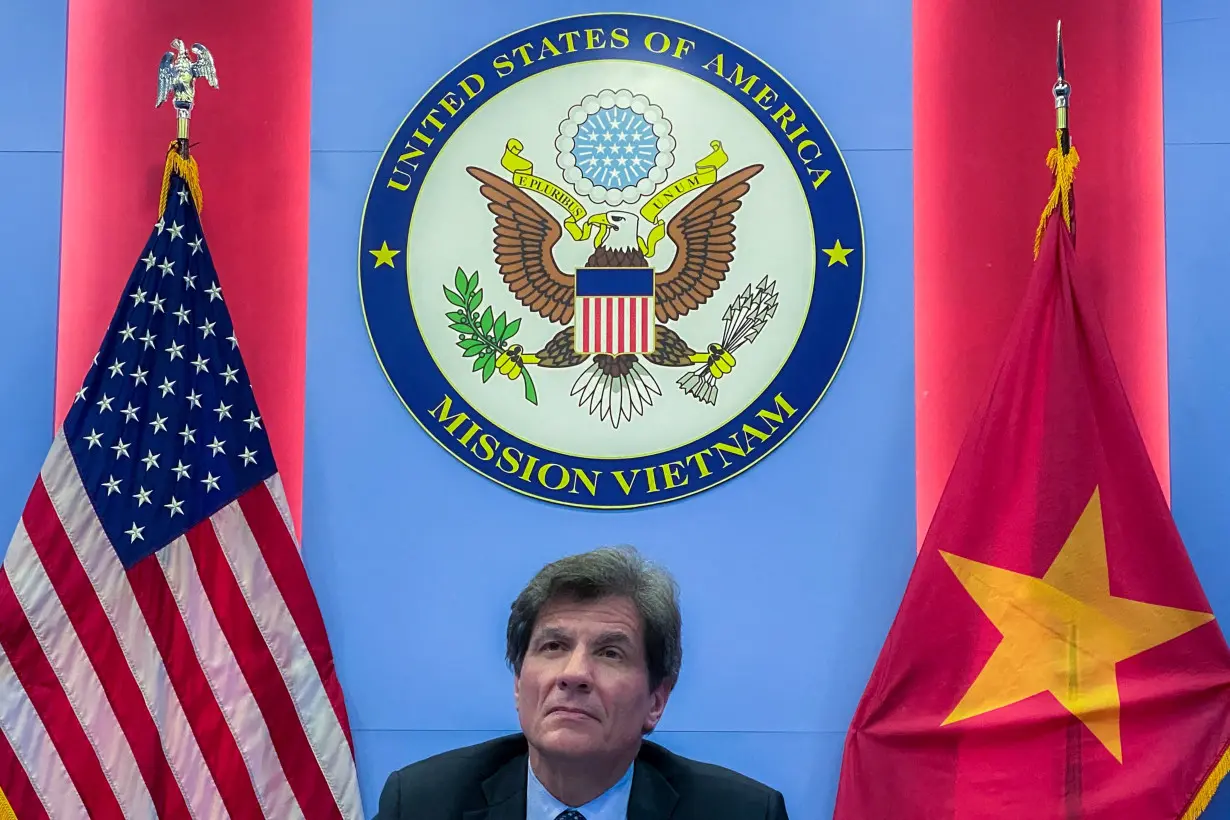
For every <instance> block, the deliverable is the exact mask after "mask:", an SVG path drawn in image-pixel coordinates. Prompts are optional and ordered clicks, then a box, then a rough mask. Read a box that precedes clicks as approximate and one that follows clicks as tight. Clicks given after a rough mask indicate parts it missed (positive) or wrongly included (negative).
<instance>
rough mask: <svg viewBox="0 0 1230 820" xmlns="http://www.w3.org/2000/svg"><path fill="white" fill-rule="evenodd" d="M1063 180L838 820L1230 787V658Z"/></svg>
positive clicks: (1051, 811)
mask: <svg viewBox="0 0 1230 820" xmlns="http://www.w3.org/2000/svg"><path fill="white" fill-rule="evenodd" d="M1050 160H1051V163H1052V167H1053V168H1056V169H1057V178H1058V179H1060V180H1061V182H1062V184H1060V182H1057V184H1056V192H1057V194H1058V196H1052V199H1051V202H1050V203H1049V205H1048V209H1047V210H1048V211H1049V212H1050V213H1049V216H1045V217H1044V223H1043V224H1044V228H1045V229H1044V232H1043V234H1042V236H1041V244H1040V249H1039V253H1038V255H1037V259H1036V261H1035V263H1034V268H1033V272H1032V275H1031V280H1030V283H1029V287H1028V290H1027V293H1026V296H1025V298H1024V302H1023V304H1022V307H1021V310H1020V311H1019V313H1018V316H1017V319H1016V321H1015V324H1014V326H1013V327H1012V329H1011V331H1010V333H1009V335H1008V339H1007V343H1006V345H1005V349H1004V352H1003V354H1002V356H1001V359H1000V361H999V363H998V365H997V368H996V370H995V373H994V376H993V378H992V381H991V385H990V389H989V392H988V395H987V396H986V398H985V399H984V401H983V404H982V406H981V407H980V408H979V410H978V412H977V413H976V414H975V416H974V418H973V421H972V424H971V426H970V429H969V431H968V433H967V436H966V439H965V441H964V442H963V444H962V447H961V450H960V452H959V454H958V456H957V459H956V462H955V465H954V467H953V470H952V474H951V476H950V478H949V481H948V484H947V486H946V488H945V490H944V493H943V495H942V497H941V499H940V502H939V505H938V508H937V510H936V513H935V517H934V520H933V522H932V524H931V527H930V529H929V531H928V533H927V536H926V538H925V540H924V543H923V546H922V550H921V551H920V553H919V556H918V559H917V564H916V566H915V568H914V571H913V574H912V576H911V578H910V581H909V584H908V585H907V588H906V591H905V595H904V597H903V600H902V603H901V606H900V609H899V611H898V613H897V617H896V620H895V621H894V623H893V626H892V628H891V630H890V632H889V635H888V637H887V640H886V641H885V644H884V647H883V649H882V650H881V654H880V657H879V659H878V661H877V663H876V666H875V669H874V671H873V673H872V676H871V679H870V681H869V682H868V685H867V688H866V691H865V692H864V694H863V697H862V700H861V702H860V703H859V706H858V709H857V711H856V712H855V715H854V718H853V721H852V723H851V726H850V730H849V733H848V735H847V738H846V746H845V753H844V758H843V761H842V770H841V779H840V784H839V787H838V795H837V805H836V811H835V815H834V816H835V818H837V820H912V819H913V818H925V820H948V819H949V818H952V819H953V820H974V818H995V820H1014V818H1028V820H1050V818H1057V819H1060V820H1070V819H1071V818H1082V820H1084V819H1086V818H1087V819H1088V820H1093V819H1094V818H1107V820H1111V819H1112V818H1113V820H1152V818H1157V820H1177V818H1189V817H1196V816H1198V815H1199V813H1200V811H1202V810H1203V808H1204V807H1205V806H1206V805H1207V803H1208V801H1209V799H1210V798H1211V797H1212V794H1213V791H1214V790H1215V789H1216V788H1217V785H1218V783H1219V782H1220V781H1221V778H1222V777H1223V776H1224V775H1225V773H1226V770H1227V767H1228V766H1230V757H1228V756H1227V746H1228V743H1230V650H1228V649H1227V645H1226V641H1225V639H1224V637H1223V635H1222V632H1221V629H1220V627H1219V625H1218V623H1217V621H1216V620H1214V617H1213V615H1212V613H1211V611H1210V607H1209V603H1208V600H1207V599H1206V597H1205V595H1204V592H1203V590H1202V589H1201V586H1200V582H1199V580H1198V579H1197V578H1196V573H1195V571H1194V570H1193V568H1192V564H1191V561H1190V559H1189V558H1188V555H1187V551H1186V549H1185V548H1184V546H1183V542H1182V540H1181V539H1180V537H1179V533H1178V531H1177V529H1176V527H1175V523H1174V519H1173V518H1172V517H1171V514H1170V510H1169V507H1168V506H1167V503H1166V501H1165V498H1164V496H1163V494H1162V490H1161V487H1160V485H1159V483H1158V481H1157V478H1156V475H1155V474H1154V472H1153V468H1152V465H1151V463H1150V461H1149V457H1148V455H1147V453H1146V450H1145V446H1144V442H1143V440H1142V438H1141V436H1140V433H1139V431H1138V429H1137V426H1136V422H1135V420H1134V418H1133V416H1132V412H1131V408H1130V406H1129V403H1128V399H1127V395H1126V393H1125V392H1124V390H1123V388H1122V386H1121V384H1120V380H1119V376H1118V374H1117V372H1116V370H1115V365H1114V362H1113V361H1112V358H1111V354H1110V349H1109V346H1108V344H1107V340H1106V337H1105V335H1104V333H1103V330H1102V328H1101V326H1100V324H1099V321H1098V318H1097V316H1096V315H1095V312H1094V310H1093V302H1092V300H1091V299H1090V298H1089V296H1088V294H1086V293H1084V292H1083V286H1082V280H1081V271H1080V264H1079V257H1078V255H1077V252H1076V250H1075V246H1074V243H1073V237H1072V234H1071V230H1070V215H1069V207H1070V200H1069V199H1068V197H1069V196H1070V190H1071V178H1072V172H1073V170H1074V168H1075V163H1076V157H1075V152H1072V156H1071V157H1068V156H1067V155H1065V154H1063V153H1062V152H1060V151H1059V149H1055V150H1053V151H1052V154H1051V157H1050ZM1065 174H1066V179H1064V175H1065ZM1057 200H1058V204H1059V207H1056V203H1057Z"/></svg>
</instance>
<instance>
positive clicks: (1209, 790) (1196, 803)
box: [1182, 748, 1230, 820]
mask: <svg viewBox="0 0 1230 820" xmlns="http://www.w3.org/2000/svg"><path fill="white" fill-rule="evenodd" d="M1227 773H1230V748H1228V749H1226V751H1225V752H1223V753H1222V756H1221V760H1219V761H1217V765H1216V766H1214V767H1213V771H1211V772H1209V776H1208V777H1206V778H1205V780H1204V785H1203V786H1201V787H1200V791H1198V792H1196V796H1195V797H1193V798H1192V802H1191V803H1190V804H1188V806H1187V811H1185V812H1183V817H1182V820H1196V818H1197V817H1199V816H1200V815H1202V814H1204V810H1205V809H1207V808H1208V807H1209V803H1210V802H1211V801H1212V800H1213V795H1214V794H1216V793H1217V787H1218V786H1220V785H1221V781H1222V779H1223V778H1225V776H1226V774H1227Z"/></svg>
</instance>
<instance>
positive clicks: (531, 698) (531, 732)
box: [513, 597, 670, 759]
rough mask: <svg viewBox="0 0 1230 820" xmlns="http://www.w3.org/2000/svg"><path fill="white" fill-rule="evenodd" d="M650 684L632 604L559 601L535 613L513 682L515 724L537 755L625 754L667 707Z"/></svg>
mask: <svg viewBox="0 0 1230 820" xmlns="http://www.w3.org/2000/svg"><path fill="white" fill-rule="evenodd" d="M669 689H670V683H669V682H668V681H663V683H662V684H661V685H660V686H659V687H658V688H657V689H656V690H654V691H650V689H649V670H648V666H647V664H646V659H645V638H644V634H643V631H642V628H641V619H640V615H639V613H638V612H637V611H636V606H635V605H634V604H633V603H632V601H630V600H628V599H627V598H622V597H608V598H601V599H598V600H594V601H585V602H579V601H573V600H567V599H564V600H558V601H552V602H549V603H548V604H547V605H546V606H545V607H543V609H542V611H541V612H540V613H539V616H538V621H537V623H536V624H535V625H534V632H533V634H532V635H531V636H530V645H529V649H528V651H527V652H526V655H525V660H524V662H523V663H522V665H521V674H520V675H519V676H518V677H517V679H516V682H515V685H514V690H513V691H514V694H515V696H516V702H517V713H518V714H519V715H520V718H521V729H522V731H523V732H524V733H525V736H526V739H527V740H528V741H529V743H530V745H531V746H532V747H533V748H535V749H536V750H537V751H538V752H539V753H540V754H542V755H546V756H561V757H590V758H595V759H598V758H618V757H622V756H625V755H626V756H628V757H629V758H631V757H632V756H634V755H635V754H636V751H637V749H638V748H639V747H640V742H641V734H642V732H643V731H645V730H648V729H652V728H654V727H655V726H656V725H657V723H658V721H659V720H660V719H661V717H662V711H663V710H664V709H665V708H666V701H667V698H668V697H669V696H670V691H669Z"/></svg>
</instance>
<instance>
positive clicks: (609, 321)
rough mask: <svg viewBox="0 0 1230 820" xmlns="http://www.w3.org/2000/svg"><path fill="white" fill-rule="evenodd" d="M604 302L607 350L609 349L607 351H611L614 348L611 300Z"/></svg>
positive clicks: (604, 300)
mask: <svg viewBox="0 0 1230 820" xmlns="http://www.w3.org/2000/svg"><path fill="white" fill-rule="evenodd" d="M602 301H603V302H604V303H605V305H606V349H607V350H611V346H612V341H611V324H612V319H611V300H610V299H603V300H602Z"/></svg>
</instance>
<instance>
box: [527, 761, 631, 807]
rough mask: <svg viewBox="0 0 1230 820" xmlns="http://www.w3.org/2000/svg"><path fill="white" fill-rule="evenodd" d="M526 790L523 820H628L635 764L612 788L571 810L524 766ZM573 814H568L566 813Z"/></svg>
mask: <svg viewBox="0 0 1230 820" xmlns="http://www.w3.org/2000/svg"><path fill="white" fill-rule="evenodd" d="M526 768H527V769H528V770H529V774H528V775H527V776H526V790H525V820H561V818H562V820H572V818H573V817H575V816H576V815H578V814H579V815H580V816H581V817H582V818H584V820H627V818H628V800H629V799H630V798H631V797H632V773H633V771H634V770H635V768H636V764H635V763H634V764H632V765H631V766H629V767H628V771H626V772H624V776H623V777H621V778H620V779H619V782H618V783H616V784H615V785H614V786H612V787H611V788H609V789H607V790H606V791H605V792H603V793H602V794H600V795H598V796H597V797H595V798H594V799H593V800H591V801H589V802H588V803H586V804H585V805H584V806H576V807H570V806H566V805H564V804H563V803H561V802H560V801H559V800H557V799H556V798H555V796H554V795H552V794H551V793H550V792H549V791H547V789H546V787H545V786H543V785H542V783H541V782H539V780H538V778H537V777H536V776H535V775H534V767H533V766H527V767H526ZM570 811H571V812H572V814H569V812H570Z"/></svg>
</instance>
